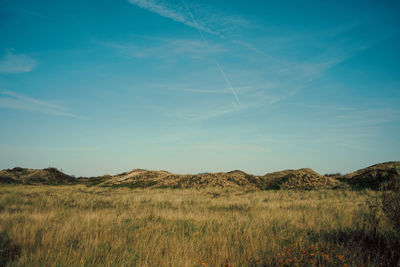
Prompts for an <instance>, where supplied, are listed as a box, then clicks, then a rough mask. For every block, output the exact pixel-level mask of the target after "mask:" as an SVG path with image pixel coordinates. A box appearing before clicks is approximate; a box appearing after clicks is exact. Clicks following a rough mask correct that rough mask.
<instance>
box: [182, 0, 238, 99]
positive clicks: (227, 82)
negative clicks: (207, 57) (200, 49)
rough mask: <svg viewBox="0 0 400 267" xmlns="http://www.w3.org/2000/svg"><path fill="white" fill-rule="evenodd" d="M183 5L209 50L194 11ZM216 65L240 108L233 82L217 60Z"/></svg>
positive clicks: (183, 0)
mask: <svg viewBox="0 0 400 267" xmlns="http://www.w3.org/2000/svg"><path fill="white" fill-rule="evenodd" d="M182 3H183V4H184V5H185V7H186V9H187V10H188V12H189V14H190V17H191V18H192V20H193V23H194V25H195V26H196V29H197V31H198V32H199V34H200V36H201V39H202V40H203V42H204V43H205V44H206V46H207V48H209V44H208V42H207V40H206V38H204V35H203V33H202V32H201V29H200V27H199V24H198V23H197V20H196V19H195V17H194V16H193V13H192V11H191V10H190V8H189V6H188V5H187V4H186V2H185V0H182ZM215 64H216V65H217V67H218V69H219V71H220V72H221V75H222V77H223V78H224V80H225V82H226V84H227V85H228V87H229V89H230V90H231V91H232V94H233V96H234V97H235V101H236V103H237V104H238V105H239V106H240V105H241V103H240V100H239V97H238V95H237V93H236V91H235V89H234V88H233V87H232V84H231V81H230V80H229V79H228V76H226V73H225V71H224V69H223V68H222V67H221V65H220V64H219V63H218V61H217V60H215Z"/></svg>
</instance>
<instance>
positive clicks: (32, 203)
mask: <svg viewBox="0 0 400 267" xmlns="http://www.w3.org/2000/svg"><path fill="white" fill-rule="evenodd" d="M381 194H382V193H381V192H379V191H371V190H356V191H353V190H348V189H341V190H318V191H317V190H315V191H293V190H269V191H261V190H251V191H245V190H237V189H231V188H206V189H130V188H124V187H121V188H112V187H99V186H86V185H83V184H78V185H68V186H65V185H61V186H32V185H1V186H0V233H1V235H0V252H1V253H0V255H1V258H0V260H1V262H0V266H1V265H6V266H202V265H203V266H204V265H205V264H207V266H234V267H236V266H396V264H397V263H396V262H397V261H398V257H399V247H398V245H399V243H398V236H397V234H396V232H395V230H394V228H393V224H392V223H391V221H390V220H389V219H388V218H387V217H386V216H384V214H383V213H382V211H381V210H380V209H378V208H376V207H377V206H379V205H380V201H379V199H380V197H381ZM296 264H298V265H296Z"/></svg>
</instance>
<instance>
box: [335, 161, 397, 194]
mask: <svg viewBox="0 0 400 267" xmlns="http://www.w3.org/2000/svg"><path fill="white" fill-rule="evenodd" d="M339 180H341V181H342V182H344V183H347V184H349V185H350V186H351V187H353V188H354V189H364V188H369V189H374V190H378V189H380V188H385V187H387V186H388V184H389V182H390V181H393V180H397V181H398V180H400V161H392V162H384V163H379V164H375V165H372V166H369V167H367V168H364V169H360V170H358V171H355V172H352V173H348V174H346V175H343V176H342V177H339Z"/></svg>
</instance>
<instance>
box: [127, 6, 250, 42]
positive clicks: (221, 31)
mask: <svg viewBox="0 0 400 267" xmlns="http://www.w3.org/2000/svg"><path fill="white" fill-rule="evenodd" d="M128 2H129V3H131V4H133V5H136V6H138V7H140V8H143V9H145V10H148V11H150V12H152V13H155V14H158V15H160V16H162V17H165V18H168V19H172V20H174V21H176V22H179V23H182V24H185V25H187V26H189V27H193V28H195V29H197V28H199V29H200V30H202V31H204V32H207V33H209V34H213V35H216V36H219V37H220V38H225V34H226V33H227V32H229V31H230V30H231V29H235V28H237V27H238V26H239V25H240V26H241V27H243V26H245V25H249V22H248V21H247V20H245V19H243V18H240V17H237V16H232V15H227V14H224V13H222V12H218V11H216V10H213V9H212V8H210V7H204V6H202V5H200V4H199V3H196V14H198V15H199V17H198V18H197V20H196V22H195V21H193V20H192V18H191V14H190V12H188V9H187V8H186V7H184V6H182V5H177V4H173V3H171V2H166V1H162V0H128Z"/></svg>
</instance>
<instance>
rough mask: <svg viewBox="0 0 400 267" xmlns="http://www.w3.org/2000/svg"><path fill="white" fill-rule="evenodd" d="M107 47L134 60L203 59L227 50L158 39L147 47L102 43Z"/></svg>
mask: <svg viewBox="0 0 400 267" xmlns="http://www.w3.org/2000/svg"><path fill="white" fill-rule="evenodd" d="M101 44H103V45H105V46H106V47H110V48H112V49H115V50H116V51H118V52H119V53H121V54H123V55H127V56H130V57H134V58H147V57H157V58H167V57H168V58H171V57H175V58H176V57H177V56H184V57H185V58H187V57H189V58H203V57H205V56H206V55H209V54H214V53H221V52H225V51H226V48H225V47H223V46H222V45H219V44H214V43H212V44H210V45H209V46H208V47H206V46H205V44H204V43H203V42H201V41H199V40H191V39H166V38H164V39H157V40H148V42H147V43H146V47H143V46H140V45H137V44H135V43H134V42H114V41H113V42H102V43H101Z"/></svg>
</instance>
